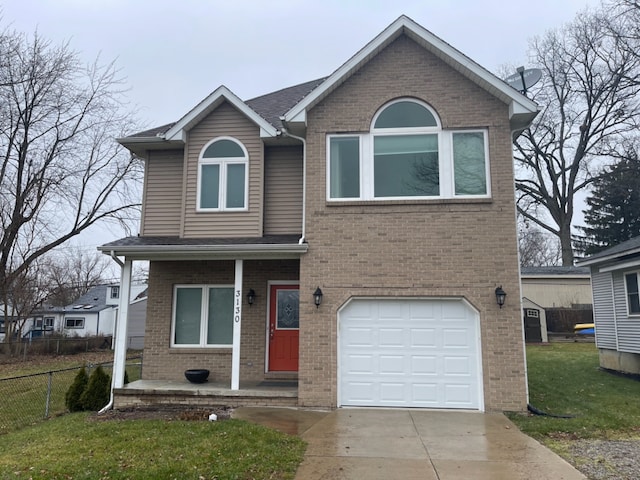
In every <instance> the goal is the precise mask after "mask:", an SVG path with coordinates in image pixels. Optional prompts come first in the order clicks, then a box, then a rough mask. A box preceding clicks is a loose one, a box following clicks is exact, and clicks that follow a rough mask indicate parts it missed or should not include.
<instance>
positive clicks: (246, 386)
mask: <svg viewBox="0 0 640 480" xmlns="http://www.w3.org/2000/svg"><path fill="white" fill-rule="evenodd" d="M114 402H115V403H114V408H116V409H123V408H134V407H152V406H153V407H160V406H172V407H175V406H185V407H186V406H188V407H212V406H227V407H256V406H282V407H295V406H297V405H298V382H297V381H296V380H263V381H241V382H240V388H239V389H237V390H235V389H231V388H230V386H229V382H228V381H226V382H221V381H213V382H207V383H199V384H193V383H189V382H187V381H186V380H185V381H166V380H137V381H135V382H131V383H129V384H126V385H124V386H123V387H121V388H116V389H114Z"/></svg>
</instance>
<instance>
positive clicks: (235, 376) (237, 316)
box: [231, 260, 243, 390]
mask: <svg viewBox="0 0 640 480" xmlns="http://www.w3.org/2000/svg"><path fill="white" fill-rule="evenodd" d="M242 274H243V265H242V260H236V274H235V288H234V292H233V348H232V351H231V390H240V331H241V327H242Z"/></svg>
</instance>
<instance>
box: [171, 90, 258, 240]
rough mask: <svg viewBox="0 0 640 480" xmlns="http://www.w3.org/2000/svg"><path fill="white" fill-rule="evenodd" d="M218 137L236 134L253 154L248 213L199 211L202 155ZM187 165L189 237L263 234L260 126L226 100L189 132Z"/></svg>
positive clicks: (186, 230)
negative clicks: (199, 175)
mask: <svg viewBox="0 0 640 480" xmlns="http://www.w3.org/2000/svg"><path fill="white" fill-rule="evenodd" d="M217 137H233V138H235V139H236V140H238V141H240V142H242V144H243V145H244V147H245V148H246V149H247V152H248V153H249V168H248V172H249V185H248V189H249V197H248V198H249V209H248V211H244V212H196V205H197V198H196V196H197V182H198V157H199V155H200V152H201V150H202V148H203V147H204V145H205V144H206V143H207V142H209V141H210V140H212V139H214V138H217ZM187 162H188V163H187V168H186V188H185V193H186V201H185V211H184V227H183V228H184V230H183V232H182V234H183V236H184V237H185V238H194V237H200V238H202V237H260V236H261V235H262V204H261V199H262V180H263V145H262V141H261V140H260V129H259V128H258V127H257V126H256V125H255V124H253V123H252V122H251V121H249V120H248V119H247V118H246V117H245V116H244V115H242V114H241V113H240V112H239V111H237V110H236V109H235V108H233V107H232V106H231V105H230V104H229V103H227V102H225V103H223V104H222V105H220V106H219V107H218V108H216V109H215V110H214V111H213V112H211V114H209V116H207V117H206V118H205V119H203V120H202V121H201V122H200V123H199V124H198V125H196V126H195V127H193V129H191V131H190V132H189V143H188V151H187Z"/></svg>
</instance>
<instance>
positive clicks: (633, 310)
mask: <svg viewBox="0 0 640 480" xmlns="http://www.w3.org/2000/svg"><path fill="white" fill-rule="evenodd" d="M639 286H640V281H639V280H638V272H632V273H625V274H624V290H625V295H626V297H627V314H628V315H629V316H640V288H639Z"/></svg>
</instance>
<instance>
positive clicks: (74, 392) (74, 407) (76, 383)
mask: <svg viewBox="0 0 640 480" xmlns="http://www.w3.org/2000/svg"><path fill="white" fill-rule="evenodd" d="M87 383H89V376H88V375H87V370H86V369H85V367H82V368H81V369H80V370H78V373H77V375H76V377H75V378H74V380H73V383H72V384H71V386H70V387H69V390H67V393H66V395H65V398H64V401H65V405H66V406H67V408H68V409H69V411H70V412H80V411H82V410H84V408H83V406H82V402H81V401H80V397H81V396H82V394H83V393H84V391H85V389H86V388H87Z"/></svg>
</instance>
